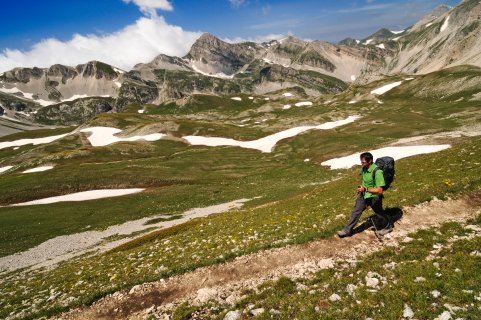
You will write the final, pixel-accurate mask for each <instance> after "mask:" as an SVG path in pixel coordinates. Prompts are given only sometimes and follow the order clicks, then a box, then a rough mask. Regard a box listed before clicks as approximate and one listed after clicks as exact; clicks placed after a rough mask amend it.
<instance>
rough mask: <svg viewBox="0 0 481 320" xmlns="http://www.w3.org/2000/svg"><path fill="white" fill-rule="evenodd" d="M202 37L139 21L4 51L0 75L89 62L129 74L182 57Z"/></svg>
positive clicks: (153, 20)
mask: <svg viewBox="0 0 481 320" xmlns="http://www.w3.org/2000/svg"><path fill="white" fill-rule="evenodd" d="M137 1H139V2H140V0H137ZM164 2H166V1H164ZM201 34H202V33H201V32H189V31H185V30H183V29H182V28H181V27H178V26H174V25H169V24H167V23H166V21H165V20H164V18H163V17H158V16H155V17H151V18H147V17H142V18H140V19H138V20H137V21H136V22H135V23H134V24H132V25H129V26H126V27H125V28H123V29H122V30H120V31H117V32H115V33H111V34H107V35H102V36H98V35H80V34H76V35H74V36H73V37H72V39H70V40H68V41H65V42H63V41H59V40H57V39H54V38H49V39H46V40H43V41H41V42H39V43H36V44H35V45H33V46H32V47H31V49H30V50H29V51H20V50H12V49H6V50H4V51H3V52H1V53H0V72H4V71H7V70H10V69H12V68H14V67H34V66H37V67H49V66H51V65H52V64H56V63H60V64H64V65H70V66H75V65H77V64H81V63H86V62H88V61H91V60H99V61H102V62H105V63H108V64H111V65H114V66H116V67H119V68H122V69H125V70H129V69H131V68H132V67H133V66H134V65H135V64H137V63H139V62H144V63H145V62H149V61H151V60H152V59H153V58H154V57H155V56H157V55H158V54H160V53H164V54H167V55H172V56H183V55H185V54H186V53H187V52H188V51H189V49H190V47H191V46H192V44H193V43H194V42H195V40H197V39H198V38H199V37H200V35H201Z"/></svg>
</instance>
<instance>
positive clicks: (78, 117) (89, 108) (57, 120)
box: [34, 98, 114, 125]
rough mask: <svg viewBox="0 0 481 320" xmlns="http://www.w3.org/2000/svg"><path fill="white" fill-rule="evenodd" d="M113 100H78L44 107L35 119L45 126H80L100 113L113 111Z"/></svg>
mask: <svg viewBox="0 0 481 320" xmlns="http://www.w3.org/2000/svg"><path fill="white" fill-rule="evenodd" d="M113 102H114V101H113V99H101V98H90V99H78V100H75V101H70V102H68V103H60V104H57V105H54V106H48V107H44V108H42V109H40V110H38V111H37V113H36V114H35V115H34V119H35V120H36V121H37V122H40V123H43V124H57V125H58V124H61V125H79V124H82V123H84V122H85V121H87V120H89V119H91V118H92V117H94V116H96V115H97V114H99V113H103V112H109V111H111V110H112V105H113Z"/></svg>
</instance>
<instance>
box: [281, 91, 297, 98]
mask: <svg viewBox="0 0 481 320" xmlns="http://www.w3.org/2000/svg"><path fill="white" fill-rule="evenodd" d="M282 95H283V96H284V97H293V96H294V95H293V94H292V93H290V92H284V93H283V94H282Z"/></svg>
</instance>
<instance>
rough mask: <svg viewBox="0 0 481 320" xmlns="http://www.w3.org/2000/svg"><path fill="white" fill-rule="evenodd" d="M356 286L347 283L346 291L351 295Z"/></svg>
mask: <svg viewBox="0 0 481 320" xmlns="http://www.w3.org/2000/svg"><path fill="white" fill-rule="evenodd" d="M356 288H357V286H356V285H354V284H352V283H349V284H348V285H347V286H346V291H347V293H348V294H349V295H350V296H352V295H353V294H354V290H356Z"/></svg>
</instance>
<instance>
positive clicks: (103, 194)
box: [12, 188, 145, 206]
mask: <svg viewBox="0 0 481 320" xmlns="http://www.w3.org/2000/svg"><path fill="white" fill-rule="evenodd" d="M144 190H145V189H143V188H132V189H100V190H90V191H83V192H76V193H71V194H66V195H63V196H57V197H49V198H44V199H38V200H33V201H28V202H22V203H16V204H12V206H29V205H35V204H48V203H55V202H65V201H86V200H95V199H102V198H110V197H119V196H124V195H128V194H133V193H138V192H141V191H144Z"/></svg>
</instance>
